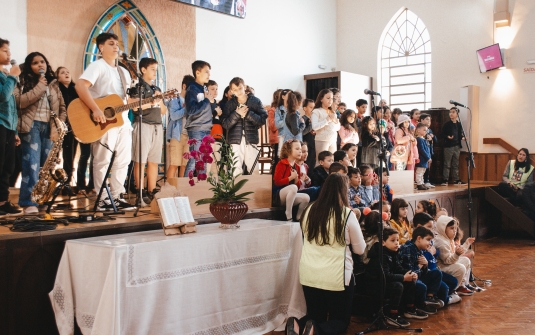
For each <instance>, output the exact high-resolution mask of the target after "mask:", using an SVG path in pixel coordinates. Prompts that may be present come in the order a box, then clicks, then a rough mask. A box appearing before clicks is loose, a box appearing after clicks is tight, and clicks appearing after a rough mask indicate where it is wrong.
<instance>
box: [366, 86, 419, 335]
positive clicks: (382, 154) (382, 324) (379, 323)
mask: <svg viewBox="0 0 535 335" xmlns="http://www.w3.org/2000/svg"><path fill="white" fill-rule="evenodd" d="M372 93H375V92H372ZM370 95H371V96H372V97H371V109H372V111H373V110H374V108H375V96H374V94H370ZM377 95H379V96H380V94H377ZM375 123H376V124H377V125H378V127H379V154H378V155H377V157H378V158H379V171H378V172H379V185H378V188H379V213H380V214H381V215H379V222H377V225H378V228H379V229H378V232H377V238H378V239H379V256H378V257H379V264H380V266H381V272H383V273H382V274H381V275H380V276H379V277H380V288H379V306H381V307H380V308H379V311H378V312H377V317H376V318H375V320H373V322H372V323H371V324H370V325H369V326H368V328H366V330H364V331H361V332H358V333H355V335H362V334H368V333H372V332H374V331H381V330H398V329H399V330H406V331H414V332H416V333H421V332H423V329H422V328H405V327H402V326H401V325H400V324H399V323H397V322H395V321H394V320H390V322H392V321H394V323H395V324H396V325H395V326H391V325H389V324H388V323H387V321H386V316H385V313H384V300H385V290H386V279H385V276H384V271H383V247H382V245H381V243H382V241H383V216H382V213H383V169H384V167H385V166H386V148H385V145H384V142H383V139H384V138H383V132H382V131H381V126H380V125H379V120H378V117H377V113H375Z"/></svg>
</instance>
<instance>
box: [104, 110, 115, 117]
mask: <svg viewBox="0 0 535 335" xmlns="http://www.w3.org/2000/svg"><path fill="white" fill-rule="evenodd" d="M104 116H105V117H106V119H111V118H113V117H114V116H115V109H113V108H112V107H106V108H105V109H104Z"/></svg>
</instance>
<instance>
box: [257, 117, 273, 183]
mask: <svg viewBox="0 0 535 335" xmlns="http://www.w3.org/2000/svg"><path fill="white" fill-rule="evenodd" d="M258 131H259V132H260V145H259V149H260V157H259V158H258V164H259V165H260V168H259V171H260V174H266V173H267V174H269V168H270V167H271V163H272V158H271V145H270V144H269V135H268V125H267V123H266V124H264V125H263V126H262V127H260V129H259V130H258ZM266 164H267V168H266V167H265V165H266Z"/></svg>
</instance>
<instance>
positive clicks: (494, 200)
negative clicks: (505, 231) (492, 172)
mask: <svg viewBox="0 0 535 335" xmlns="http://www.w3.org/2000/svg"><path fill="white" fill-rule="evenodd" d="M497 190H498V188H497V187H496V186H493V187H485V199H486V200H487V201H488V202H490V203H491V204H492V205H493V206H494V207H496V208H497V209H499V210H500V211H501V212H502V213H503V214H504V215H505V216H507V217H508V218H509V219H511V220H512V221H513V222H514V223H515V224H516V225H517V226H518V227H519V228H522V229H523V230H525V231H526V232H527V233H528V234H530V235H531V236H533V237H535V222H533V221H531V219H530V218H529V217H528V216H527V215H526V214H524V213H523V212H522V210H520V208H518V207H516V206H514V205H513V204H511V203H510V202H509V201H507V200H506V199H505V198H504V197H502V196H501V195H500V194H499V193H498V191H497Z"/></svg>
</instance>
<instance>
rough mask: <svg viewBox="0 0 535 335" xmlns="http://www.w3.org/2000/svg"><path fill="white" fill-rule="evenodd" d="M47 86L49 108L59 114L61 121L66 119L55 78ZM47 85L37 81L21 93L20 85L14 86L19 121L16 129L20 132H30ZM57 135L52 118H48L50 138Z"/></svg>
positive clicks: (63, 104)
mask: <svg viewBox="0 0 535 335" xmlns="http://www.w3.org/2000/svg"><path fill="white" fill-rule="evenodd" d="M48 87H49V91H50V93H49V96H48V102H49V104H50V109H51V110H52V111H54V112H56V114H57V115H58V116H59V119H60V120H61V121H63V122H65V120H66V119H67V111H66V109H65V102H64V101H63V96H62V94H61V91H60V88H59V83H58V81H57V80H53V81H52V82H51V83H50V84H48ZM46 88H47V85H45V84H43V83H41V82H38V83H37V85H35V87H34V88H33V89H31V90H30V91H28V92H25V93H22V87H20V85H18V86H17V87H16V88H15V91H14V92H13V94H14V95H15V101H16V102H17V108H18V112H19V120H18V121H19V122H18V126H17V131H18V132H19V133H21V134H24V133H28V132H30V129H32V126H33V119H34V118H35V113H36V112H37V107H38V106H39V101H41V97H42V96H43V94H45V93H46ZM58 136H59V134H58V130H57V127H56V124H55V122H54V120H53V119H52V118H51V119H50V139H52V140H54V139H56V138H57V137H58Z"/></svg>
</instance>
